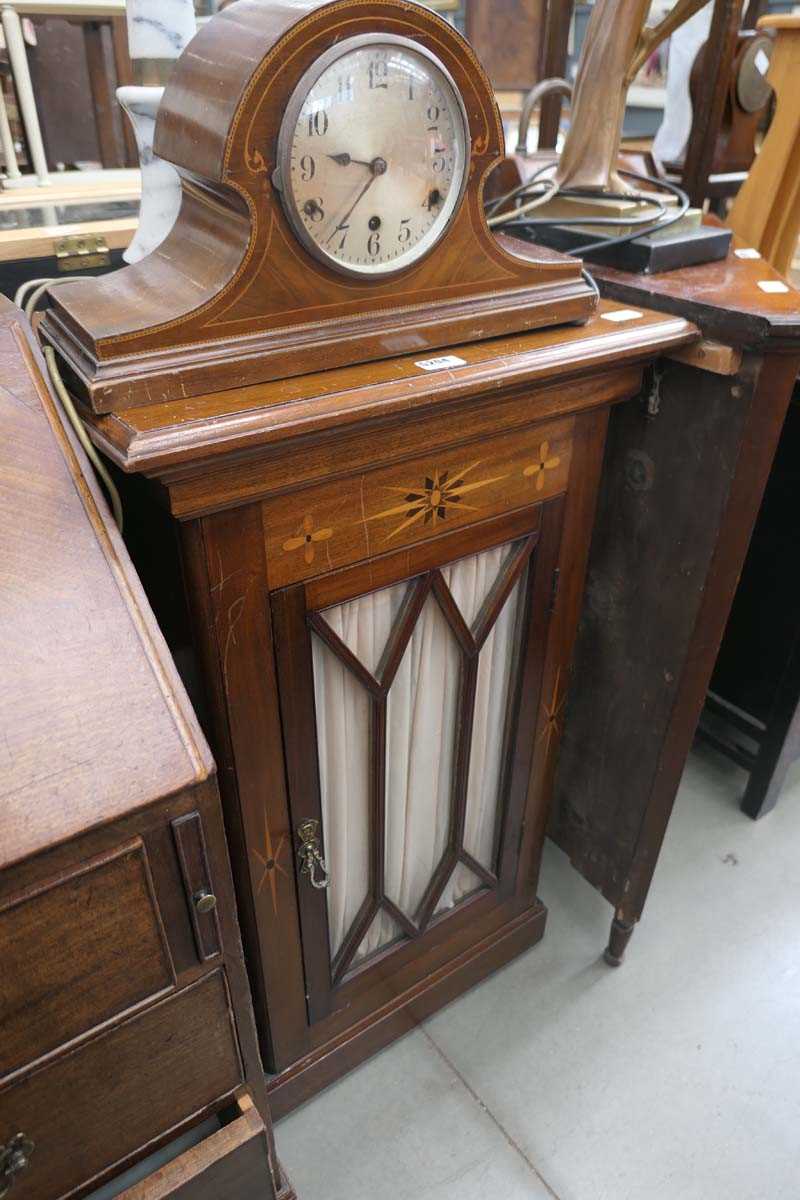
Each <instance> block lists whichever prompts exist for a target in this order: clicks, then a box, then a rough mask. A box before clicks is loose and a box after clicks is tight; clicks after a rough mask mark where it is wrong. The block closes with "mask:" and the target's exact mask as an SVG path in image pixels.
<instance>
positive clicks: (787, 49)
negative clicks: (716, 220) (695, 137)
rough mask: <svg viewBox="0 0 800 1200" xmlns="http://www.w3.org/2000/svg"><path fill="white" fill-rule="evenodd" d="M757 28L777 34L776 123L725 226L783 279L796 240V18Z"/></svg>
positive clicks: (799, 208) (773, 72)
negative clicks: (756, 252)
mask: <svg viewBox="0 0 800 1200" xmlns="http://www.w3.org/2000/svg"><path fill="white" fill-rule="evenodd" d="M758 27H759V29H772V30H774V31H775V49H774V50H773V54H772V63H771V65H770V70H769V75H768V79H769V82H770V83H771V84H772V86H773V88H774V89H775V94H776V97H777V102H776V110H775V117H774V119H773V121H772V125H771V126H770V130H769V133H768V134H767V136H766V138H765V139H764V144H763V146H762V147H761V152H760V154H759V155H758V158H757V159H756V161H755V163H754V164H753V167H752V170H751V171H750V174H749V176H748V178H747V180H746V182H745V183H744V185H743V186H742V189H741V191H740V192H739V194H738V196H737V197H736V200H735V201H734V203H733V207H732V209H731V211H730V214H729V216H728V224H729V225H730V227H731V228H732V229H733V231H734V233H736V234H738V236H739V237H741V238H742V239H743V240H744V241H745V242H746V243H747V245H748V246H752V247H754V248H755V249H756V250H759V251H760V252H761V254H762V255H763V256H764V258H766V259H767V261H768V262H769V263H771V265H772V266H773V267H775V269H776V270H777V271H780V272H781V274H784V275H785V274H786V273H787V271H788V270H789V267H790V266H791V263H792V257H793V255H794V252H795V248H796V246H797V240H798V235H800V103H798V96H797V86H798V85H797V78H798V73H800V15H797V16H788V15H787V16H775V17H764V18H763V20H761V21H759V23H758Z"/></svg>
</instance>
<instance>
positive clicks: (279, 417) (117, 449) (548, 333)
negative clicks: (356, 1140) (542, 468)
mask: <svg viewBox="0 0 800 1200" xmlns="http://www.w3.org/2000/svg"><path fill="white" fill-rule="evenodd" d="M696 337H697V330H696V329H695V327H694V326H693V325H692V324H690V323H689V322H688V321H687V320H685V319H684V318H682V317H677V316H670V315H669V314H666V313H656V312H651V311H648V310H646V309H636V310H635V312H634V311H633V310H631V309H629V308H627V309H626V307H625V306H623V305H621V304H616V303H613V302H610V301H603V302H601V304H600V307H599V308H598V310H597V313H596V314H595V315H594V316H593V317H592V318H591V319H590V320H589V321H588V322H587V323H586V324H585V325H580V326H574V325H565V326H561V327H558V328H549V329H542V330H537V331H535V332H532V333H521V334H515V335H513V336H511V337H503V338H492V339H488V340H486V341H480V342H471V343H469V344H467V345H460V346H450V347H447V348H445V349H442V350H437V351H433V352H430V351H427V352H426V351H422V352H421V353H417V354H404V355H402V356H399V357H397V358H388V359H382V360H380V361H378V362H372V363H364V364H359V365H357V366H352V367H341V368H336V369H332V370H329V371H318V372H314V373H312V374H309V375H303V376H299V377H294V378H290V379H281V380H275V381H273V382H270V383H262V384H257V385H253V386H249V387H242V388H232V389H229V390H226V391H218V392H209V393H206V394H205V395H202V396H192V397H188V398H186V399H180V400H175V401H173V402H171V403H168V404H165V403H158V404H153V405H149V406H141V407H137V408H131V409H127V410H123V411H121V412H116V413H110V414H107V415H105V416H102V417H93V418H89V419H90V420H91V422H92V424H93V427H94V434H95V439H96V440H97V441H98V443H99V444H100V445H101V446H102V448H103V449H104V451H106V452H107V453H109V454H110V455H111V456H112V457H113V458H114V459H115V460H116V461H118V462H120V463H121V464H122V465H123V466H124V467H125V468H126V469H128V470H147V471H149V470H153V471H158V470H159V469H161V468H169V467H171V466H175V465H180V464H185V463H190V462H192V461H197V460H200V459H207V458H210V457H214V456H218V455H221V454H228V453H231V452H234V451H238V450H241V449H243V448H246V447H254V446H259V445H266V444H270V443H272V444H274V443H280V442H285V441H289V440H290V439H293V438H297V437H299V436H302V435H318V436H319V435H324V434H326V433H329V432H331V431H335V430H337V429H343V428H346V427H351V426H353V425H354V424H358V423H359V422H367V421H370V420H375V419H380V420H384V419H387V418H398V419H402V418H403V417H404V416H406V415H409V416H410V415H412V414H413V413H414V412H415V411H418V410H419V409H420V408H423V407H424V408H425V409H427V410H430V409H431V407H432V406H436V405H448V404H453V403H457V402H459V401H469V400H470V398H471V397H476V398H477V397H479V396H481V395H482V396H486V395H487V394H489V393H494V394H498V393H500V392H501V391H506V390H511V389H514V388H518V387H519V386H520V385H522V384H530V385H531V386H533V387H536V386H538V385H539V384H546V383H553V382H558V381H559V380H560V379H564V380H566V379H569V378H575V377H576V376H586V375H590V374H591V373H592V372H593V371H600V370H605V371H607V370H609V368H613V367H617V366H618V367H622V366H624V365H625V364H627V363H631V362H635V361H643V360H644V361H646V360H648V359H652V358H655V357H656V356H657V355H658V354H659V353H660V352H661V351H663V350H666V349H669V348H672V347H674V346H679V345H683V344H685V343H687V342H690V341H692V340H694V339H695V338H696ZM532 401H533V405H532V411H531V419H532V420H535V419H536V412H535V395H534V396H533V397H532ZM568 407H569V398H568V391H567V389H565V411H568Z"/></svg>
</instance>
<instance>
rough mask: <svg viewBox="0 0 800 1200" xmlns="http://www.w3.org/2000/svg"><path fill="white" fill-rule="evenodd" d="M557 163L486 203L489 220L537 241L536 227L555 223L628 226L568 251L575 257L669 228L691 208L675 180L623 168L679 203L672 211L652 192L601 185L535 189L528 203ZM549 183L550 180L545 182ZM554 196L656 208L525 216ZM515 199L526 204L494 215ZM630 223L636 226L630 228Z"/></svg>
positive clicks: (625, 173)
mask: <svg viewBox="0 0 800 1200" xmlns="http://www.w3.org/2000/svg"><path fill="white" fill-rule="evenodd" d="M555 166H556V163H554V162H551V163H546V164H545V165H544V166H543V167H540V168H539V169H538V170H537V171H536V172H534V174H533V175H532V176H531V177H530V178H529V179H527V180H525V182H524V183H521V184H519V185H518V186H517V187H515V188H512V189H511V191H510V192H507V193H506V194H505V195H504V196H500V197H498V198H496V199H495V200H492V201H490V202H489V203H488V205H487V206H486V210H485V211H486V215H487V223H488V224H489V226H490V227H492V228H494V227H496V226H497V225H500V224H502V225H503V226H504V227H505V228H507V229H509V230H511V229H519V230H520V231H525V232H526V233H528V234H529V236H530V240H531V241H535V240H536V236H535V235H536V230H537V228H541V227H545V228H546V227H547V226H553V225H564V226H570V225H579V226H585V225H605V226H608V225H611V226H626V227H627V230H626V232H625V233H624V234H620V235H617V236H611V237H605V238H598V239H597V240H595V241H589V242H586V243H585V244H584V245H582V246H575V247H573V249H571V250H569V251H567V253H569V254H571V255H573V256H574V257H580V256H581V255H584V254H588V253H592V252H593V251H595V250H602V249H606V248H609V247H611V246H621V245H623V244H624V243H625V242H632V241H634V240H635V239H636V238H640V237H645V236H646V235H647V234H649V233H654V232H656V231H659V232H660V231H661V230H663V229H668V228H669V226H670V225H674V224H675V222H676V221H680V220H681V218H682V217H684V216H685V215H686V212H687V211H688V209H689V207H690V201H689V197H688V196H687V194H686V193H685V192H684V191H682V190H681V188H679V187H677V186H676V185H675V184H674V183H671V182H669V181H668V180H666V179H656V178H653V176H650V175H639V174H637V173H636V172H634V171H620V172H619V174H620V175H624V176H625V177H626V178H628V179H633V180H635V181H636V182H637V183H646V184H648V185H650V187H651V188H658V189H661V190H662V191H665V192H669V193H671V194H672V195H674V196H675V197H676V199H677V200H678V205H677V206H676V208H675V210H674V211H671V210H670V209H668V208H667V206H666V205H665V204H664V203H663V201H662V200H659V199H658V197H657V196H654V195H653V194H652V193H650V194H649V195H648V194H643V193H641V192H624V193H623V192H604V191H602V190H601V189H600V188H597V189H577V188H563V189H554V190H551V191H548V192H546V193H545V192H542V191H538V190H537V191H535V194H534V197H533V200H532V201H531V202H530V203H526V202H525V196H526V194H527V193H529V192H530V191H531V190H532V189H533V188H534V187H535V185H536V184H537V182H538V181H539V179H540V177H541V176H542V175H543V174H544V173H545V172H546V171H549V170H552V169H553V168H554V167H555ZM543 182H550V181H543ZM555 195H560V196H565V197H569V198H576V199H585V200H629V201H633V202H638V203H642V204H646V205H648V206H650V207H653V208H657V209H658V212H657V213H656V214H646V215H645V214H643V215H642V216H639V217H608V218H606V217H568V218H561V217H526V216H525V213H526V212H528V211H530V210H531V209H533V208H537V207H539V205H541V204H544V203H545V201H546V200H550V199H553V198H554V196H555ZM512 200H522V201H523V203H522V204H521V205H519V206H518V207H517V208H515V209H512V210H511V211H510V212H507V213H503V214H501V215H500V216H494V215H493V214H494V213H496V212H497V209H498V208H500V207H501V206H502V205H505V204H508V203H509V202H510V201H512ZM631 225H635V226H636V228H634V229H631V228H630V227H631Z"/></svg>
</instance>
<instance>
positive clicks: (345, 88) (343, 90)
mask: <svg viewBox="0 0 800 1200" xmlns="http://www.w3.org/2000/svg"><path fill="white" fill-rule="evenodd" d="M353 94H354V93H353V76H352V75H348V76H346V77H345V78H344V79H340V80H339V83H338V86H337V89H336V99H337V100H338V101H339V103H340V104H348V103H349V102H350V101H351V100H352V99H353Z"/></svg>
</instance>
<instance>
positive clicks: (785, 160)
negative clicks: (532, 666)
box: [698, 16, 800, 818]
mask: <svg viewBox="0 0 800 1200" xmlns="http://www.w3.org/2000/svg"><path fill="white" fill-rule="evenodd" d="M759 28H760V29H773V30H775V33H776V42H775V48H774V51H773V55H772V63H771V66H770V71H769V81H770V83H771V84H772V86H773V88H774V89H775V92H776V96H777V107H776V112H775V117H774V120H773V122H772V125H771V127H770V130H769V133H768V134H767V137H766V138H765V140H764V145H763V146H762V148H761V152H760V154H759V155H758V158H757V159H756V161H755V163H754V165H753V168H752V170H751V171H750V174H749V176H748V178H747V181H746V183H745V184H744V186H743V187H742V189H741V191H740V192H739V195H738V196H737V198H736V200H735V202H734V205H733V208H732V209H731V212H730V214H729V217H728V223H729V225H731V227H732V228H733V230H734V232H735V233H736V234H737V235H738V236H739V237H740V238H741V239H742V240H743V241H744V243H745V245H746V246H748V247H751V248H752V249H754V250H758V251H759V252H760V253H761V254H762V256H763V257H764V258H765V259H766V260H767V261H768V262H769V263H770V264H771V265H772V266H773V267H774V268H775V269H776V270H778V271H780V272H782V273H783V274H786V273H787V271H788V270H789V268H790V266H791V262H792V256H793V254H794V251H795V248H796V246H797V241H798V235H799V234H800V104H798V101H797V73H798V71H800V16H774V17H766V18H764V19H763V20H762V21H760V22H759ZM798 461H800V393H799V392H798V389H797V388H796V389H795V395H794V401H793V403H792V404H791V406H790V408H789V413H788V415H787V418H786V423H785V425H784V427H783V432H782V434H781V440H780V443H779V446H778V451H777V454H776V457H775V462H774V464H773V466H772V471H771V473H770V477H769V480H768V482H767V486H766V490H765V493H764V500H763V503H762V505H761V511H760V513H759V517H758V521H757V523H756V527H755V530H754V533H753V539H752V542H751V544H750V550H749V552H748V556H747V560H746V562H745V566H744V569H743V571H742V577H741V579H740V581H739V586H738V589H737V592H736V597H735V599H734V602H733V606H732V608H731V614H730V618H729V620H728V624H727V627H726V630H725V636H724V638H723V640H722V645H721V647H720V652H719V656H718V658H717V664H716V667H715V669H714V675H713V677H712V680H711V688H710V691H709V695H708V699H707V701H706V708H705V712H704V714H703V717H702V720H701V724H700V729H699V731H698V732H699V735H700V736H701V737H702V738H703V739H704V740H706V741H709V742H711V743H712V744H713V745H714V746H716V747H717V749H719V750H721V751H722V752H723V753H724V754H726V755H727V756H728V757H729V758H732V759H733V760H734V761H735V762H737V763H738V764H739V765H740V766H742V767H744V769H745V770H746V771H748V772H749V779H748V783H747V788H746V790H745V794H744V799H743V801H742V809H743V811H744V812H746V813H747V814H748V816H751V817H753V818H757V817H762V816H764V815H765V814H766V813H768V812H770V811H771V809H772V808H774V806H775V804H776V802H777V800H778V797H779V795H780V791H781V788H782V787H783V784H784V781H785V779H786V774H787V772H788V770H789V767H790V766H791V765H792V763H793V762H794V761H795V760H796V759H797V758H799V757H800V612H799V611H798V603H797V597H798V590H800V567H798V563H800V534H799V533H798V526H797V520H796V513H797V508H798V502H800V470H798Z"/></svg>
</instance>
